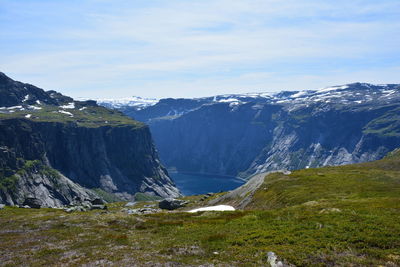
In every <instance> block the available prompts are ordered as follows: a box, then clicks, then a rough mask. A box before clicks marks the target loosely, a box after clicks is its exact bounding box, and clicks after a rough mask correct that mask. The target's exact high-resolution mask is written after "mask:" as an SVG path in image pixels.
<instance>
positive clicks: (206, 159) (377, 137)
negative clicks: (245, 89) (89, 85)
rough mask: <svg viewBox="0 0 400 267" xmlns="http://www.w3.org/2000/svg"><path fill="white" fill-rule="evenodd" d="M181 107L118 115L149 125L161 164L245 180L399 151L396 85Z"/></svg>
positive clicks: (162, 105)
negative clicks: (278, 172)
mask: <svg viewBox="0 0 400 267" xmlns="http://www.w3.org/2000/svg"><path fill="white" fill-rule="evenodd" d="M180 102H182V100H179V99H176V100H175V101H172V100H169V101H168V102H167V103H169V104H170V105H169V108H167V106H168V105H167V104H166V101H162V100H161V101H160V102H159V103H157V104H154V105H153V106H148V107H146V108H143V109H135V108H132V107H131V108H130V107H127V106H125V107H123V108H122V109H121V110H123V111H124V112H126V113H127V114H130V115H131V116H134V117H136V118H139V119H141V120H143V121H145V122H147V123H149V125H150V128H151V131H152V134H153V136H154V139H155V142H156V145H157V147H158V149H159V152H160V157H161V159H162V160H163V162H164V163H165V164H166V165H167V166H168V167H176V168H177V169H178V170H180V171H190V172H208V173H217V174H224V175H239V176H243V177H247V176H248V175H251V174H255V173H261V172H266V171H272V170H282V169H289V170H293V169H301V168H311V167H319V166H326V165H342V164H349V163H357V162H364V161H371V160H376V159H380V158H382V157H383V156H384V155H385V154H386V153H387V152H389V151H391V150H393V149H395V148H396V147H399V146H400V117H399V114H400V104H399V103H400V86H399V85H371V84H361V83H356V84H350V85H345V86H336V87H330V88H324V89H320V90H315V91H302V92H299V91H290V92H289V91H288V92H281V93H277V94H245V95H223V96H215V97H209V98H202V99H192V100H186V101H185V102H182V105H181V108H180V109H178V107H179V103H180ZM188 102H189V103H192V106H189V105H188V104H187V103H188ZM195 103H198V104H197V105H195ZM127 110H129V112H128V111H127ZM174 111H179V112H174Z"/></svg>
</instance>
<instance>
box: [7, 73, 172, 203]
mask: <svg viewBox="0 0 400 267" xmlns="http://www.w3.org/2000/svg"><path fill="white" fill-rule="evenodd" d="M0 95H2V96H4V97H5V98H8V99H9V101H6V100H5V99H3V98H2V102H1V103H2V105H13V106H11V107H7V106H6V107H1V108H0V203H6V204H9V205H14V204H15V205H21V204H22V203H23V202H24V201H25V199H27V198H36V199H39V200H40V201H41V202H42V206H48V207H50V206H53V207H54V206H62V205H68V204H70V203H72V202H73V201H74V199H77V198H78V199H82V200H84V199H88V200H93V199H95V198H99V196H98V195H97V194H96V193H95V192H93V191H91V190H89V189H97V190H101V191H102V192H105V194H114V195H116V196H118V197H119V198H120V199H126V200H130V199H134V195H135V194H136V193H138V192H141V193H146V194H149V195H153V196H159V197H176V196H179V195H180V194H179V191H178V189H177V188H176V187H175V185H174V184H173V182H172V181H171V179H170V178H169V176H168V173H167V171H166V169H165V168H164V167H162V166H161V164H160V162H159V159H158V155H157V152H156V150H155V147H154V145H153V142H152V137H151V134H150V131H149V128H148V127H147V126H146V125H145V124H143V123H139V122H135V121H133V120H131V119H129V118H128V117H126V116H123V115H122V114H121V113H120V112H116V111H111V110H108V109H105V108H103V107H99V106H97V105H96V103H95V102H93V101H87V102H78V101H73V100H72V99H71V98H68V97H65V96H62V95H61V94H59V93H56V92H54V91H50V92H44V91H43V90H41V89H39V88H36V87H34V86H32V85H27V84H23V83H19V82H14V81H12V80H11V79H9V78H7V79H6V78H4V75H3V74H2V75H0ZM18 101H19V102H18ZM28 101H30V102H29V103H28ZM70 101H73V102H70ZM45 103H46V104H45Z"/></svg>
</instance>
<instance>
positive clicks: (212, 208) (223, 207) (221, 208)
mask: <svg viewBox="0 0 400 267" xmlns="http://www.w3.org/2000/svg"><path fill="white" fill-rule="evenodd" d="M234 210H235V208H234V207H232V206H229V205H218V206H209V207H203V208H198V209H194V210H189V211H188V212H190V213H195V212H199V211H234Z"/></svg>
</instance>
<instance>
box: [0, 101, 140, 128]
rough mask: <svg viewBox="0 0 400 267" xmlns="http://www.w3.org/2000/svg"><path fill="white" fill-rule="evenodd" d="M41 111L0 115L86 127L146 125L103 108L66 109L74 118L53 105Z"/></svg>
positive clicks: (2, 114) (6, 117)
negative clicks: (27, 116) (28, 115)
mask: <svg viewBox="0 0 400 267" xmlns="http://www.w3.org/2000/svg"><path fill="white" fill-rule="evenodd" d="M40 107H41V108H42V109H40V110H24V111H16V112H14V113H0V120H2V119H3V120H4V119H14V118H20V119H28V118H26V117H25V116H26V115H27V114H31V117H30V118H29V119H28V120H32V121H37V122H63V123H77V124H78V125H79V126H84V127H100V126H126V125H130V126H133V127H143V126H144V124H143V123H141V122H138V121H135V120H133V119H131V118H129V117H127V116H125V115H123V114H122V113H121V112H119V111H116V110H111V109H107V108H105V107H101V106H86V107H85V109H83V110H80V108H79V107H80V106H79V105H78V104H77V106H76V108H75V109H65V110H64V111H67V112H70V113H72V114H73V117H72V116H70V115H68V114H63V113H60V112H59V111H60V110H63V109H62V108H60V107H58V106H53V105H42V106H40Z"/></svg>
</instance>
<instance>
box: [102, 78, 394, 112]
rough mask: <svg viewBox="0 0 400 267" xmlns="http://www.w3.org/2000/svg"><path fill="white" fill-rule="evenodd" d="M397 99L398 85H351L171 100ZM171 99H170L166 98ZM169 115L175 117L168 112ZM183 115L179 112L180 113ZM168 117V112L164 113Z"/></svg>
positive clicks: (145, 103)
mask: <svg viewBox="0 0 400 267" xmlns="http://www.w3.org/2000/svg"><path fill="white" fill-rule="evenodd" d="M399 98H400V85H398V84H380V85H375V84H369V83H353V84H347V85H339V86H332V87H326V88H321V89H318V90H304V91H281V92H278V93H276V92H263V93H245V94H224V95H216V96H211V97H202V98H188V99H182V98H178V99H173V100H176V101H183V100H186V101H188V100H189V101H192V102H194V103H195V102H197V103H199V104H201V105H202V104H213V103H229V104H230V105H231V106H236V105H240V104H246V103H248V102H261V103H268V104H290V105H291V106H293V105H294V104H296V105H307V104H311V103H317V102H320V103H334V104H342V105H359V104H365V103H368V102H379V103H390V102H393V101H396V100H398V99H399ZM95 100H96V101H97V103H98V104H100V105H103V106H107V107H112V108H116V109H126V108H128V107H132V108H134V109H136V110H142V109H145V108H148V107H150V106H154V105H156V104H157V103H159V102H160V101H161V102H165V100H167V99H161V100H160V99H155V98H141V97H131V98H121V99H95ZM168 100H172V98H168ZM171 111H172V112H170V114H169V115H171V114H174V112H173V110H171ZM180 113H182V112H180ZM165 115H166V116H168V113H167V114H165Z"/></svg>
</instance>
